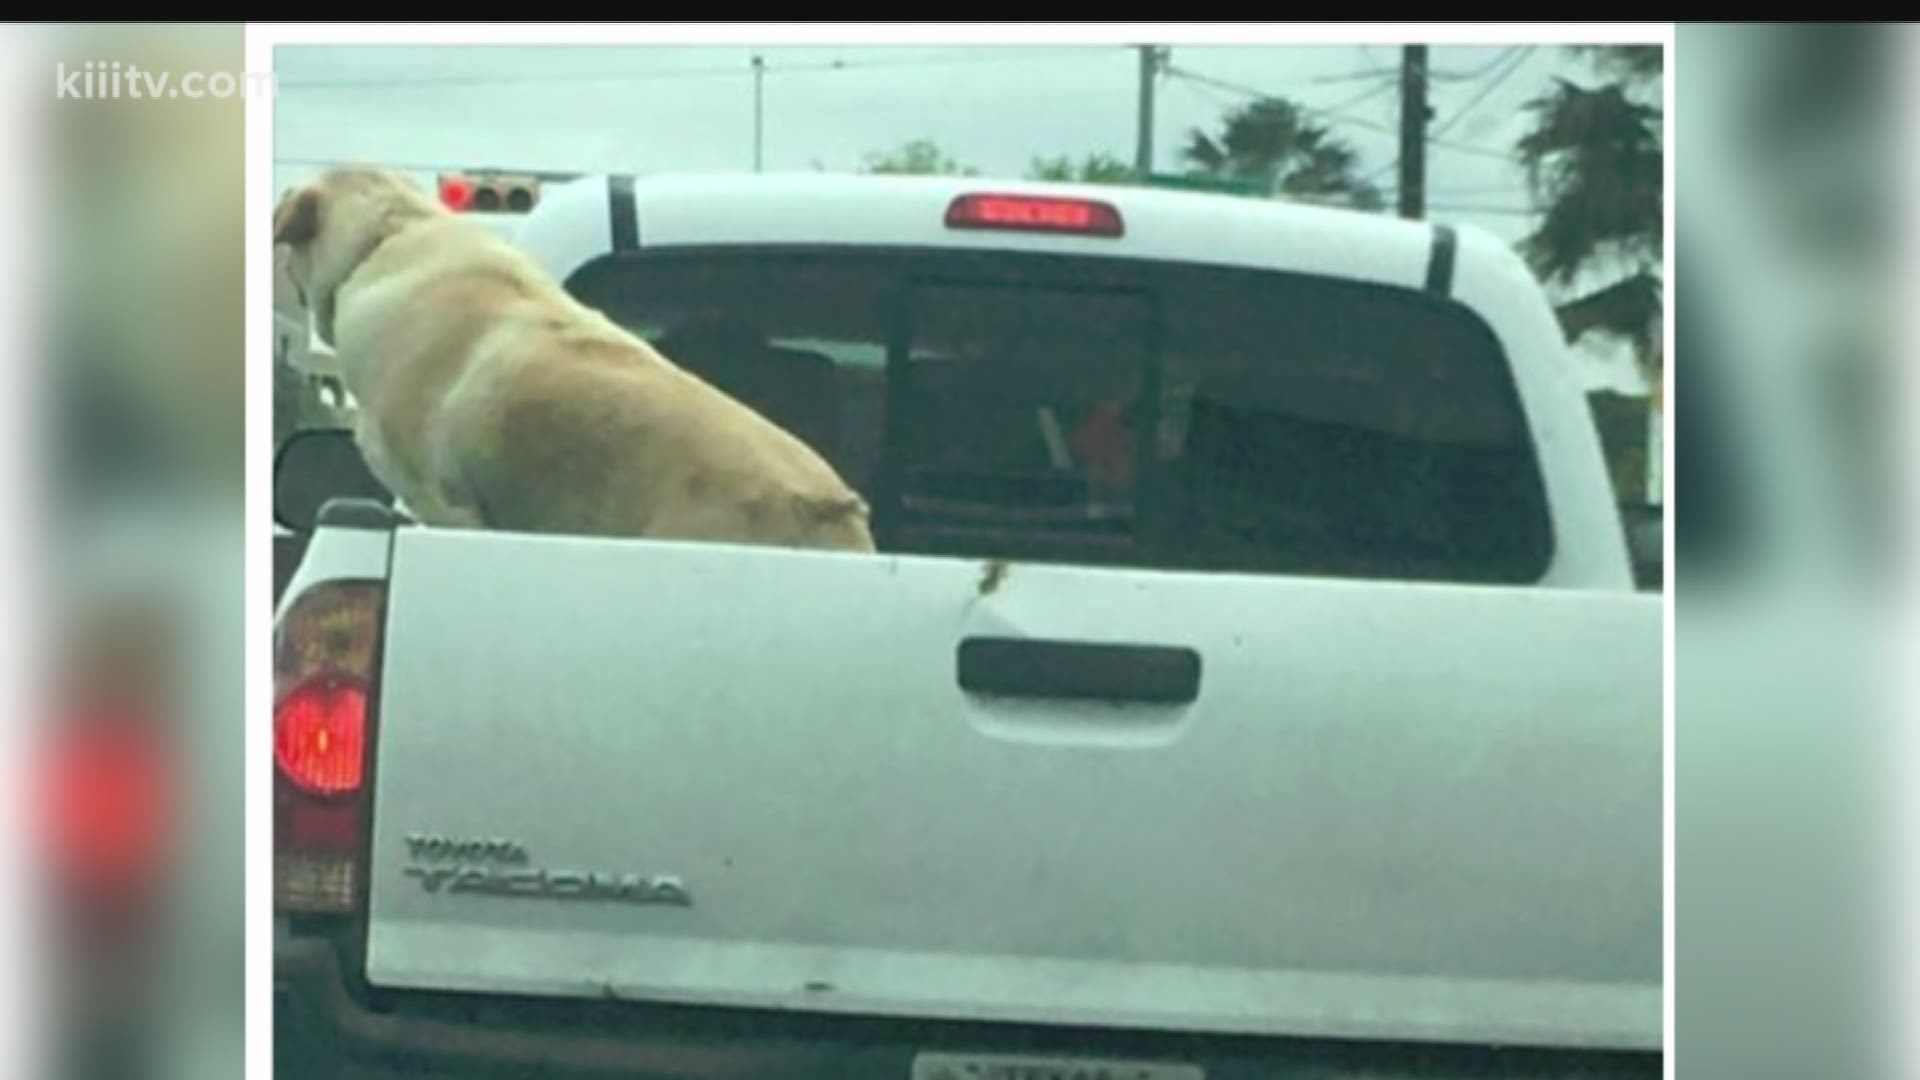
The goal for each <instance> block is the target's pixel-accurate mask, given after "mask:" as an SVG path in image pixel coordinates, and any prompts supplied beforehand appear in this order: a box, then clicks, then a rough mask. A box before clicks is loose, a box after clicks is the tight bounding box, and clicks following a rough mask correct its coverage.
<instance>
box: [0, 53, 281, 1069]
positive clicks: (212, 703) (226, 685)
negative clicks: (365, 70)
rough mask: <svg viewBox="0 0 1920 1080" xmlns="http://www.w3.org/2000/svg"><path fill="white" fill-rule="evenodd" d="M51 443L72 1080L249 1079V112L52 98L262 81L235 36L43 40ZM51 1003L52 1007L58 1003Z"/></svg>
mask: <svg viewBox="0 0 1920 1080" xmlns="http://www.w3.org/2000/svg"><path fill="white" fill-rule="evenodd" d="M22 32H23V33H28V34H32V35H33V36H32V38H31V55H32V56H33V59H34V61H35V63H34V64H32V65H31V66H32V67H33V68H34V70H33V71H32V77H31V78H29V79H27V80H25V83H26V86H27V87H28V88H29V90H30V92H31V93H32V94H33V96H34V98H35V99H36V100H34V101H33V102H32V103H31V108H33V109H34V110H36V111H37V112H38V113H39V116H38V120H39V128H40V138H41V139H42V141H43V143H44V151H43V153H42V155H41V156H40V157H39V159H38V160H37V161H34V162H32V164H35V165H38V166H40V167H42V168H44V169H46V170H47V173H48V175H47V177H46V180H45V183H44V184H43V185H42V189H43V190H44V191H45V193H46V198H47V205H46V206H45V208H44V211H43V215H42V222H43V224H42V227H41V231H42V234H43V237H44V238H45V242H46V250H44V251H42V252H38V253H36V256H35V263H36V265H38V266H40V267H43V268H44V270H45V272H46V277H45V278H44V280H43V282H41V287H42V288H43V289H44V290H45V296H44V298H43V302H44V304H45V310H44V314H43V317H42V319H41V325H42V328H43V332H44V334H45V339H44V340H43V341H41V342H39V343H38V344H37V348H36V350H35V351H34V352H31V353H16V354H15V355H16V357H19V358H25V357H28V356H33V357H37V358H38V359H39V360H40V361H41V363H43V364H44V365H45V366H46V371H47V373H48V374H49V376H50V377H47V378H43V379H38V380H36V382H38V383H39V384H40V385H41V386H42V388H43V390H44V392H45V393H46V394H47V395H48V397H49V400H48V401H47V403H46V409H47V413H46V415H47V416H48V417H49V421H50V422H47V423H44V424H41V425H39V426H40V428H41V430H43V431H44V434H45V436H46V437H47V438H48V439H50V440H51V449H52V453H51V454H50V455H48V456H46V457H44V458H43V459H41V460H44V461H45V462H46V464H47V466H48V468H49V470H50V476H49V477H48V478H46V479H45V480H44V481H42V483H41V484H40V485H39V487H40V489H41V490H43V491H45V492H46V493H47V505H45V506H44V507H40V508H37V509H38V512H37V513H33V514H30V515H24V516H23V518H24V520H25V521H26V522H27V523H28V525H29V527H30V528H32V529H33V530H34V531H35V532H36V534H37V535H36V536H35V538H34V539H35V544H34V546H35V547H36V548H38V549H39V550H41V551H43V552H44V553H45V558H46V561H47V565H46V566H45V568H44V569H43V570H42V571H41V573H40V579H41V582H42V600H43V602H44V603H45V604H46V605H47V606H46V609H45V613H44V616H43V620H42V621H43V622H44V624H45V626H46V632H47V633H48V635H49V638H48V643H49V644H50V646H51V648H50V649H49V650H47V651H46V652H45V653H44V656H45V661H46V663H45V670H44V671H43V672H42V678H41V680H40V681H41V683H42V685H41V686H40V687H38V689H39V691H40V693H41V695H42V698H43V701H44V712H43V713H42V715H43V716H44V718H45V721H46V722H45V723H42V724H40V725H37V727H36V731H35V735H36V739H35V742H34V745H35V747H36V754H35V772H36V777H35V778H36V780H37V783H36V784H35V785H34V791H33V803H32V805H33V810H34V812H35V814H36V818H37V824H38V826H39V830H38V836H37V839H38V840H39V843H38V844H36V845H34V852H35V855H36V857H37V859H38V861H39V868H40V873H39V874H38V875H37V883H38V884H39V885H40V886H42V888H41V890H40V895H39V896H37V897H36V899H37V900H38V902H39V906H38V911H39V913H40V918H41V920H42V922H41V925H40V926H38V927H36V930H35V933H34V937H35V938H37V939H39V940H40V941H41V942H43V943H44V944H43V946H42V950H43V957H44V959H45V961H46V962H47V963H49V964H50V965H51V970H49V971H48V972H46V973H45V978H43V979H36V980H34V981H33V983H32V984H31V986H32V988H31V991H30V993H31V995H32V999H33V1000H45V1001H47V1002H49V1004H50V1007H49V1008H48V1010H47V1020H48V1021H49V1025H48V1027H47V1030H46V1038H45V1039H44V1041H43V1047H44V1049H43V1053H42V1054H41V1055H40V1057H41V1060H42V1062H43V1068H44V1069H45V1070H47V1071H48V1072H49V1073H50V1074H51V1075H53V1076H58V1077H80V1078H92V1077H100V1078H121V1077H125V1078H134V1077H155V1078H173V1077H178V1078H181V1080H188V1078H192V1080H200V1078H208V1080H213V1078H218V1077H228V1076H238V1075H240V1073H241V1065H242V1060H241V1046H242V1040H243V1037H244V1023H243V1020H244V1018H243V1012H242V1006H243V1000H244V995H243V986H242V967H241V962H242V957H243V955H244V942H243V940H242V937H241V926H242V916H241V912H242V893H241V882H242V865H243V862H242V850H241V838H242V835H243V822H242V801H241V791H242V779H241V777H242V771H241V767H242V761H243V757H242V749H241V740H242V731H243V728H242V726H241V725H242V722H243V720H244V717H243V714H242V708H241V701H242V694H243V684H242V642H243V640H244V639H243V635H242V629H243V628H242V620H243V616H244V612H245V610H246V609H245V592H244V581H243V577H242V567H243V555H242V537H243V535H244V532H243V525H244V515H243V512H242V511H243V507H242V492H241V462H242V455H243V450H244V447H243V444H242V441H241V432H242V419H243V417H242V407H241V402H242V392H243V387H244V375H245V368H244V366H243V364H242V356H241V352H242V344H243V340H244V339H243V334H242V318H243V306H242V299H243V295H242V294H243V282H242V271H241V264H242V256H243V250H244V248H243V245H242V242H241V232H242V228H243V222H244V219H243V217H242V209H241V195H242V191H243V186H242V169H241V156H242V155H241V149H242V145H243V134H244V133H243V129H242V117H243V115H244V113H243V110H244V105H243V103H242V101H241V100H240V98H239V97H237V96H236V97H232V98H228V99H225V100H220V99H215V98H210V97H209V98H199V99H188V98H176V99H161V100H154V99H151V98H143V99H138V100H136V99H133V98H131V97H126V96H122V97H120V98H117V99H116V98H110V97H95V98H90V99H76V98H72V97H66V98H62V97H57V96H56V78H55V76H56V72H57V71H58V70H59V66H60V65H62V64H64V65H66V67H67V68H68V69H69V70H71V69H74V68H79V67H81V66H82V65H84V64H85V63H86V62H87V61H89V60H91V61H96V62H101V63H110V62H112V61H120V62H122V63H123V64H134V65H138V66H139V67H140V68H142V69H146V70H153V71H166V72H171V73H173V78H174V79H176V80H177V79H179V78H181V77H183V76H184V75H185V74H186V73H188V72H192V71H200V72H221V71H224V72H234V73H238V72H240V71H241V70H242V68H243V56H242V48H243V32H242V30H241V28H240V27H239V26H237V25H228V26H222V27H199V26H191V25H185V24H168V25H143V26H121V27H115V26H106V25H101V26H89V27H41V28H33V29H29V30H24V31H22ZM49 991H51V993H49Z"/></svg>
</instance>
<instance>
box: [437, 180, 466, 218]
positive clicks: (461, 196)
mask: <svg viewBox="0 0 1920 1080" xmlns="http://www.w3.org/2000/svg"><path fill="white" fill-rule="evenodd" d="M440 205H442V206H444V207H446V208H447V209H449V210H465V209H466V208H467V207H469V206H472V205H473V181H471V180H468V179H467V178H466V177H464V176H442V177H441V178H440Z"/></svg>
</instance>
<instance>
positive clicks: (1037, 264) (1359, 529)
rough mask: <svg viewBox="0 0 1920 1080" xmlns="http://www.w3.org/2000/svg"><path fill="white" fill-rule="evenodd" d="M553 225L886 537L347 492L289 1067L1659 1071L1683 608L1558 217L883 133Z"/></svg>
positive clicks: (329, 536)
mask: <svg viewBox="0 0 1920 1080" xmlns="http://www.w3.org/2000/svg"><path fill="white" fill-rule="evenodd" d="M515 239H516V242H517V243H518V244H520V245H521V246H522V247H523V248H524V249H525V250H526V251H528V252H529V253H531V254H532V255H533V256H534V257H535V258H537V259H539V260H540V261H541V262H542V263H543V264H544V265H545V266H546V267H548V268H549V269H550V270H551V272H552V273H553V274H554V275H555V277H556V278H557V279H558V280H561V281H563V282H564V283H565V285H566V287H567V288H568V289H569V290H570V292H571V293H572V294H573V295H575V296H576V297H578V298H579V299H580V300H581V301H582V302H584V303H586V304H588V305H590V306H593V307H595V308H597V309H599V310H601V311H603V312H604V313H606V314H607V315H608V316H609V317H610V318H613V319H614V320H616V321H618V322H619V323H620V324H622V325H623V326H626V327H628V328H630V329H631V330H632V331H633V332H634V333H636V334H639V335H641V336H643V337H645V338H647V339H648V340H650V341H652V342H654V343H655V344H656V345H657V346H658V347H659V348H660V349H661V350H662V351H663V352H664V353H665V354H666V355H668V356H670V357H671V358H673V359H674V360H675V361H676V362H678V363H680V364H682V365H683V366H685V367H687V368H688V369H689V370H691V371H693V372H695V373H696V374H698V375H699V376H700V377H702V378H705V379H708V380H710V381H711V382H713V383H714V384H715V385H717V386H719V387H721V388H722V389H724V390H726V391H727V392H728V393H731V394H733V395H734V396H735V397H737V398H739V399H740V400H742V401H744V402H746V403H747V404H748V405H750V406H751V407H753V408H755V409H757V410H760V411H761V412H762V413H764V414H765V415H767V416H768V417H769V418H771V419H773V420H774V421H775V422H777V423H780V424H781V425H783V426H784V427H786V428H787V429H788V430H790V431H792V432H794V433H795V434H796V435H798V436H799V437H801V438H803V439H805V440H807V442H808V443H809V444H810V445H812V446H813V447H815V448H816V449H817V450H819V451H820V452H821V453H822V454H823V455H824V456H826V457H827V458H828V459H829V460H830V461H831V462H832V463H833V464H834V466H835V467H836V469H837V470H839V471H840V473H841V474H842V475H843V476H846V477H847V478H848V479H849V480H850V481H851V482H852V483H854V484H855V486H856V487H858V488H859V489H860V490H861V491H862V492H863V493H864V494H865V495H866V496H867V498H868V499H869V501H870V502H871V504H872V506H873V514H874V519H873V520H874V531H875V536H876V539H877V543H878V546H879V551H878V553H875V554H855V553H835V552H814V551H801V550H785V549H778V548H771V547H755V546H744V545H730V544H717V543H710V544H702V543H687V542H664V541H648V540H631V539H607V538H595V537H581V536H559V535H542V534H528V533H513V532H504V531H469V530H458V529H436V528H427V527H422V526H418V525H416V524H413V523H412V522H411V521H409V520H408V518H407V517H406V515H405V514H404V512H403V508H396V507H394V506H392V505H390V501H387V500H382V499H380V498H378V497H375V498H360V499H334V500H326V499H309V502H310V503H313V504H315V505H318V504H320V503H324V504H325V505H324V507H322V508H320V509H318V510H316V511H314V512H313V513H311V514H310V515H308V517H309V519H310V520H304V521H298V522H291V523H289V525H290V527H292V528H293V529H295V530H297V531H299V532H300V533H301V534H302V535H303V536H306V538H307V539H306V541H305V546H304V551H303V552H301V554H300V556H299V561H298V565H297V567H295V568H293V569H292V571H291V573H290V574H289V576H288V579H287V584H286V586H285V590H284V593H283V594H282V595H281V596H280V598H279V600H278V601H277V609H276V620H275V645H274V670H275V680H276V698H275V707H274V712H273V716H272V718H271V723H272V724H273V729H274V731H273V747H274V764H273V767H274V772H275V844H276V849H275V860H274V889H275V908H276V939H275V983H276V1000H275V1038H276V1057H277V1059H278V1067H279V1068H280V1070H281V1072H282V1075H285V1076H302V1077H304V1076H353V1077H385V1076H402V1075H405V1076H449V1077H452V1076H523V1075H540V1076H595V1077H615V1076H619V1077H640V1076H648V1077H653V1076H659V1077H667V1076H673V1077H748V1076H781V1077H828V1076H832V1077H844V1076H858V1077H901V1078H913V1080H936V1078H949V1077H951V1078H979V1077H986V1078H991V1077H1006V1078H1014V1077H1048V1078H1051V1077H1116V1078H1118V1077H1127V1078H1139V1080H1148V1078H1151V1080H1163V1078H1164V1080H1175V1078H1179V1080H1197V1078H1201V1077H1206V1078H1211V1080H1220V1078H1227V1077H1251V1076H1274V1075H1285V1076H1313V1077H1329V1078H1333V1077H1355V1078H1358V1077H1387V1076H1391V1077H1402V1076H1408V1077H1411V1076H1422V1077H1428V1076H1445V1077H1530V1078H1533V1077H1583V1078H1585V1077H1613V1076H1622V1077H1624V1076H1635V1077H1641V1076H1656V1075H1658V1074H1659V1073H1660V1070H1661V1065H1662V1034H1663V1027H1662V1015H1663V1010H1662V993H1663V984H1662V925H1663V921H1662V777H1663V757H1662V710H1661V705H1662V621H1661V603H1660V599H1659V598H1658V597H1657V596H1654V595H1648V594H1646V593H1636V592H1635V590H1634V587H1633V577H1632V573H1631V570H1630V564H1629V557H1628V552H1627V542H1626V538H1625V535H1624V530H1623V528H1622V525H1621V520H1620V516H1619V513H1618V512H1617V510H1616V508H1615V505H1614V500H1613V498H1612V495H1611V491H1610V487H1609V483H1608V479H1607V473H1606V471H1605V468H1604V467H1603V464H1602V459H1601V452H1600V449H1599V444H1598V440H1597V438H1596V435H1595V430H1594V426H1593V423H1592V420H1591V418H1590V415H1589V413H1588V411H1587V406H1586V403H1585V400H1584V396H1583V394H1582V393H1581V391H1580V389H1579V387H1578V384H1577V380H1576V378H1575V372H1574V371H1573V369H1572V362H1571V360H1570V358H1569V355H1568V352H1567V349H1566V347H1565V344H1564V341H1563V339H1562V335H1561V332H1560V330H1559V328H1558V326H1557V325H1556V323H1555V320H1554V316H1553V313H1552V311H1551V309H1550V308H1549V305H1548V303H1547V301H1546V299H1545V298H1544V296H1543V294H1542V292H1541V289H1540V287H1539V286H1538V284H1537V283H1536V282H1535V280H1534V279H1533V277H1532V276H1531V275H1530V273H1529V272H1528V270H1527V269H1526V267H1525V266H1524V265H1523V263H1522V262H1521V261H1520V260H1519V259H1518V258H1517V257H1516V256H1515V255H1514V254H1513V253H1512V252H1511V251H1510V250H1509V249H1508V248H1507V247H1506V245H1504V244H1503V243H1501V242H1500V241H1498V240H1497V239H1495V238H1493V237H1491V236H1489V235H1486V234H1483V233H1481V232H1479V231H1476V230H1473V229H1470V228H1452V227H1448V226H1446V225H1434V224H1428V223H1420V222H1409V221H1401V220H1392V219H1387V218H1383V217H1379V216H1372V215H1365V214H1359V213H1353V212H1346V211H1339V210H1331V209H1323V208H1312V207H1303V206H1296V205H1288V204H1284V203H1279V202H1269V201H1261V200H1253V199H1245V198H1233V197H1227V196H1219V195H1207V194H1194V193H1184V192H1172V191H1160V190H1149V189H1135V188H1117V187H1081V186H1074V185H1053V184H1036V183H1023V182H999V181H985V180H978V179H959V178H923V179H904V178H892V177H830V176H811V177H739V178H659V179H641V180H635V179H632V178H629V177H622V176H613V177H590V178H584V179H581V180H578V181H574V182H571V183H563V184H558V185H553V186H549V187H548V188H547V189H546V190H545V191H544V192H543V193H542V195H541V198H540V201H539V204H538V205H537V206H534V207H533V208H532V210H531V211H530V212H529V213H528V214H527V215H526V216H525V219H524V221H523V222H522V223H521V224H520V226H519V227H518V229H517V231H516V236H515ZM326 437H327V436H326V434H325V433H321V435H319V436H303V437H302V438H303V439H313V440H319V441H324V439H325V438H326ZM333 437H334V438H335V440H336V443H335V449H336V451H337V449H338V441H339V440H340V439H342V438H344V437H343V436H340V435H338V433H335V434H334V436H333ZM299 451H300V448H299V447H297V446H289V447H288V448H287V450H286V451H285V452H283V455H282V461H281V467H282V472H283V474H284V472H285V470H286V469H287V468H288V467H289V466H290V465H291V464H292V463H293V462H295V461H297V460H298V459H299V458H300V457H301V453H300V452H299ZM323 456H324V455H323ZM335 460H337V453H336V456H335ZM283 482H285V481H284V477H283ZM346 488H347V489H352V490H353V493H357V494H366V491H365V490H364V489H363V488H355V486H354V483H346ZM263 722H265V720H264V718H263Z"/></svg>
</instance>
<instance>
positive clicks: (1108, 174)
mask: <svg viewBox="0 0 1920 1080" xmlns="http://www.w3.org/2000/svg"><path fill="white" fill-rule="evenodd" d="M1027 179H1029V180H1064V181H1071V182H1074V183H1081V184H1130V183H1132V182H1133V166H1131V165H1129V164H1127V163H1126V162H1124V161H1121V160H1120V159H1119V158H1117V157H1114V156H1113V155H1112V154H1108V153H1104V152H1101V153H1092V154H1088V155H1087V156H1086V157H1083V158H1081V159H1080V160H1079V161H1075V160H1073V158H1072V157H1071V156H1069V155H1067V154H1056V155H1054V156H1053V157H1042V158H1034V159H1033V164H1032V165H1031V166H1029V167H1028V168H1027Z"/></svg>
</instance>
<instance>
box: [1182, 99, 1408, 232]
mask: <svg viewBox="0 0 1920 1080" xmlns="http://www.w3.org/2000/svg"><path fill="white" fill-rule="evenodd" d="M1181 158H1182V159H1183V160H1184V161H1185V162H1186V164H1187V171H1188V173H1189V175H1194V176H1203V177H1209V178H1213V179H1225V180H1240V181H1253V182H1255V183H1258V184H1260V185H1261V186H1263V187H1264V188H1265V189H1266V190H1268V191H1270V192H1274V193H1277V194H1283V195H1290V196H1293V197H1295V198H1299V199H1302V200H1304V201H1330V202H1337V203H1340V204H1343V205H1350V206H1354V207H1357V208H1359V209H1362V210H1378V209H1380V208H1382V207H1383V206H1385V205H1386V200H1385V199H1384V198H1383V197H1382V196H1381V194H1380V189H1379V188H1377V187H1375V186H1373V185H1372V184H1370V183H1368V182H1367V181H1366V180H1365V179H1364V178H1362V177H1361V176H1360V175H1358V173H1357V172H1356V171H1355V166H1356V165H1357V164H1358V160H1359V159H1358V156H1357V155H1356V154H1355V153H1354V150H1353V148H1352V147H1350V146H1348V145H1347V144H1346V143H1344V142H1342V141H1340V140H1339V139H1338V138H1336V137H1335V136H1334V135H1333V134H1332V132H1330V131H1329V130H1328V129H1327V128H1326V127H1324V126H1323V125H1320V124H1316V123H1314V122H1313V121H1312V120H1310V119H1308V118H1307V116H1306V114H1305V113H1303V112H1302V111H1301V110H1300V107H1299V106H1297V105H1295V104H1294V103H1293V102H1291V101H1288V100H1286V99H1284V98H1271V97H1269V98H1259V99H1257V100H1255V101H1253V102H1251V103H1249V104H1247V105H1244V106H1242V107H1241V108H1239V109H1237V110H1235V111H1234V112H1232V113H1229V114H1228V115H1227V117H1226V120H1225V122H1224V123H1223V125H1222V127H1221V130H1220V133H1219V135H1218V136H1214V135H1210V134H1208V133H1207V132H1204V131H1200V130H1198V129H1195V130H1194V131H1193V132H1191V133H1190V134H1189V135H1188V136H1187V145H1186V147H1185V148H1184V149H1183V150H1182V151H1181Z"/></svg>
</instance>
